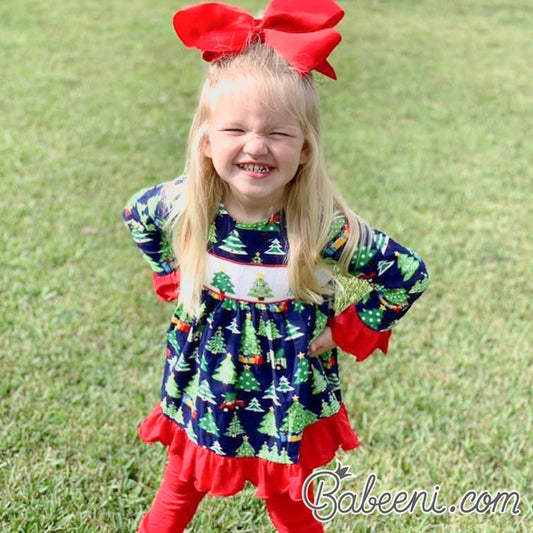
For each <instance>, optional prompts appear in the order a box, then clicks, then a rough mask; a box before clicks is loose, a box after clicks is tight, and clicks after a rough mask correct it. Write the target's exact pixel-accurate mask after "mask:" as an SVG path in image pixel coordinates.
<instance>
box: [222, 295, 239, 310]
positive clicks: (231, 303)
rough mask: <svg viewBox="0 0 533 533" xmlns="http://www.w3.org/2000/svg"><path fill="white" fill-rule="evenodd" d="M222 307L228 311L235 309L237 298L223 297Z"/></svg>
mask: <svg viewBox="0 0 533 533" xmlns="http://www.w3.org/2000/svg"><path fill="white" fill-rule="evenodd" d="M222 308H223V309H227V310H228V311H237V309H238V304H237V300H232V299H231V298H224V300H223V301H222Z"/></svg>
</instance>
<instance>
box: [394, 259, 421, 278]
mask: <svg viewBox="0 0 533 533" xmlns="http://www.w3.org/2000/svg"><path fill="white" fill-rule="evenodd" d="M395 255H396V257H397V261H398V268H399V269H400V271H401V273H402V275H403V280H404V281H408V280H410V279H411V278H412V277H413V276H414V274H415V272H416V271H417V270H418V268H419V267H420V261H418V259H416V258H415V257H413V256H411V255H408V254H401V253H399V252H395Z"/></svg>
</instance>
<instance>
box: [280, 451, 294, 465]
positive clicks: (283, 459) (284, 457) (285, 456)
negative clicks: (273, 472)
mask: <svg viewBox="0 0 533 533" xmlns="http://www.w3.org/2000/svg"><path fill="white" fill-rule="evenodd" d="M278 463H282V464H285V465H290V464H292V461H291V458H290V457H289V453H288V452H287V450H286V449H285V448H281V452H279V454H278Z"/></svg>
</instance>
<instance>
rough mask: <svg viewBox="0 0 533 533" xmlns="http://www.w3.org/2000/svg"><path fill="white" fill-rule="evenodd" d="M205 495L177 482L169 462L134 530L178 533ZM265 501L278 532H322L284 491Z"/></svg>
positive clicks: (306, 510) (189, 484) (308, 512)
mask: <svg viewBox="0 0 533 533" xmlns="http://www.w3.org/2000/svg"><path fill="white" fill-rule="evenodd" d="M171 457H172V456H171ZM206 494H207V493H206V492H200V491H197V490H196V489H195V488H194V482H193V481H181V480H180V479H179V475H178V471H177V469H176V468H174V465H173V463H172V461H169V464H168V466H167V468H166V470H165V476H164V478H163V482H162V483H161V487H160V489H159V492H158V493H157V495H156V497H155V500H154V502H153V504H152V507H151V509H150V511H149V512H148V513H147V514H146V515H145V516H144V518H143V520H142V522H141V525H140V527H139V531H138V533H181V532H182V531H183V530H184V529H185V528H186V527H187V524H188V523H189V522H190V521H191V519H192V517H193V516H194V513H195V512H196V509H197V508H198V505H199V504H200V502H201V500H202V498H203V497H204V496H205V495H206ZM265 503H266V506H267V509H268V513H269V515H270V518H271V520H272V523H273V524H274V527H275V528H276V530H277V531H278V532H279V533H323V531H324V529H323V527H322V524H321V523H320V522H318V521H317V520H315V519H314V518H313V514H312V512H311V510H310V509H309V508H308V507H307V506H306V505H305V504H304V502H303V501H301V500H300V501H294V500H291V499H290V498H289V495H288V494H287V493H284V494H276V495H274V496H271V497H269V498H266V499H265Z"/></svg>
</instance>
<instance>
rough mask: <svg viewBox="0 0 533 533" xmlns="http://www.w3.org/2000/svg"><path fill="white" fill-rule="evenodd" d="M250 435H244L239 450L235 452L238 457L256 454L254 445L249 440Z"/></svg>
mask: <svg viewBox="0 0 533 533" xmlns="http://www.w3.org/2000/svg"><path fill="white" fill-rule="evenodd" d="M248 440H249V437H248V435H244V437H243V438H242V444H241V445H240V446H239V447H238V448H237V451H236V452H235V455H236V456H237V457H254V456H255V450H254V449H253V447H252V445H251V444H250V443H249V442H248Z"/></svg>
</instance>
